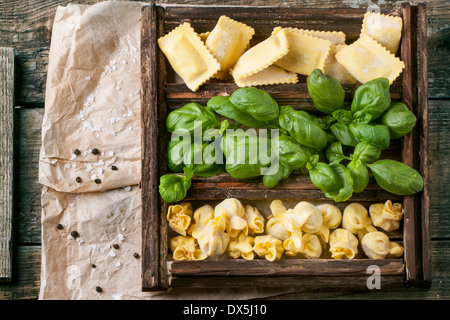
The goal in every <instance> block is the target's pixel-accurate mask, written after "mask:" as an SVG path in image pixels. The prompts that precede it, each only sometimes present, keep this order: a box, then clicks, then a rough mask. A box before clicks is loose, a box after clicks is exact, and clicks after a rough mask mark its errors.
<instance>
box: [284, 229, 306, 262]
mask: <svg viewBox="0 0 450 320" xmlns="http://www.w3.org/2000/svg"><path fill="white" fill-rule="evenodd" d="M302 238H303V233H302V231H301V230H300V229H295V230H293V231H292V232H289V237H288V238H287V239H286V240H284V241H283V249H284V253H286V254H287V255H289V256H295V255H297V254H298V253H299V252H301V250H302V246H303V243H302Z"/></svg>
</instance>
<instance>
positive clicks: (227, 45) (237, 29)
mask: <svg viewBox="0 0 450 320" xmlns="http://www.w3.org/2000/svg"><path fill="white" fill-rule="evenodd" d="M254 34H255V30H254V29H253V28H252V27H249V26H247V25H246V24H243V23H241V22H238V21H235V20H233V19H230V18H228V17H227V16H221V17H220V18H219V20H218V21H217V24H216V26H215V27H214V29H213V30H212V31H211V32H210V33H209V34H208V35H207V37H206V40H205V44H206V46H207V47H208V49H209V50H210V51H211V53H212V54H213V55H214V57H215V58H216V59H217V61H218V62H219V63H220V71H219V73H218V74H216V75H215V77H217V78H224V77H226V76H227V75H228V71H229V70H230V69H231V68H232V67H234V65H235V64H236V62H237V61H238V59H239V58H240V56H241V55H242V54H243V53H244V51H245V49H246V48H247V47H248V45H249V44H250V40H251V38H252V37H253V35H254Z"/></svg>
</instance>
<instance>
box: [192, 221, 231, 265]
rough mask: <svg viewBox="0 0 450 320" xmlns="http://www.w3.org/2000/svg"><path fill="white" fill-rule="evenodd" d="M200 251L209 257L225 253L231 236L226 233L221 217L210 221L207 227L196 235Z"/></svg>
mask: <svg viewBox="0 0 450 320" xmlns="http://www.w3.org/2000/svg"><path fill="white" fill-rule="evenodd" d="M196 239H197V242H198V245H199V247H200V250H201V251H202V252H203V253H204V254H205V255H207V256H219V255H221V254H223V253H224V252H225V250H226V249H227V246H228V242H229V241H230V236H229V235H228V234H227V233H226V232H225V231H224V223H223V222H222V221H221V219H220V217H217V218H214V219H212V220H209V221H208V223H207V225H206V227H205V228H204V229H202V230H201V231H200V232H198V233H196Z"/></svg>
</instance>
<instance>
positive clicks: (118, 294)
mask: <svg viewBox="0 0 450 320" xmlns="http://www.w3.org/2000/svg"><path fill="white" fill-rule="evenodd" d="M122 296H123V294H121V293H116V294H113V295H112V297H113V298H114V300H122Z"/></svg>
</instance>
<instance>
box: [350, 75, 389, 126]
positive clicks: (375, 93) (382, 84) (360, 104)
mask: <svg viewBox="0 0 450 320" xmlns="http://www.w3.org/2000/svg"><path fill="white" fill-rule="evenodd" d="M390 104H391V94H390V92H389V80H388V79H387V78H376V79H373V80H370V81H368V82H366V83H364V84H363V85H361V86H359V87H358V88H357V89H356V91H355V95H354V97H353V100H352V105H351V110H352V113H353V116H354V117H355V118H361V114H364V113H366V114H369V115H370V116H371V120H375V119H377V118H378V117H380V116H381V115H382V114H383V112H385V111H386V110H387V109H388V108H389V106H390Z"/></svg>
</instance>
